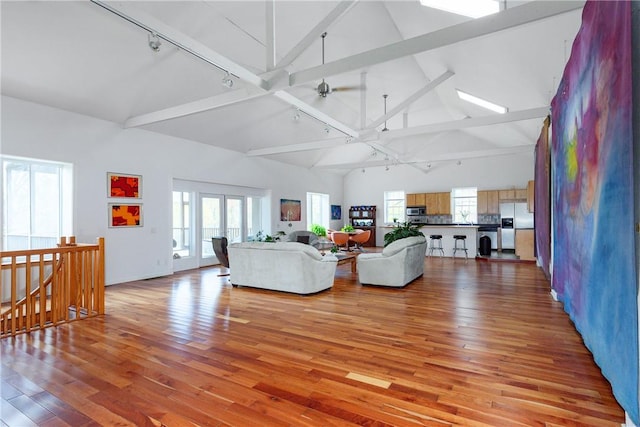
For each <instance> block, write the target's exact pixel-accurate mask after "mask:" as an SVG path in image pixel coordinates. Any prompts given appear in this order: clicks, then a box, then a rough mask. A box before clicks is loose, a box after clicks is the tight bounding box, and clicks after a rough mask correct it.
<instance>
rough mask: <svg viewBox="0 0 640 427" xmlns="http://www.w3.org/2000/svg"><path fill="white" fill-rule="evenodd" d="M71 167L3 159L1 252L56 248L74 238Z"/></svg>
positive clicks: (42, 162) (14, 158)
mask: <svg viewBox="0 0 640 427" xmlns="http://www.w3.org/2000/svg"><path fill="white" fill-rule="evenodd" d="M72 175H73V168H72V166H71V165H70V164H66V163H54V162H47V161H42V160H33V159H25V158H17V157H3V159H2V178H3V189H2V190H3V193H2V194H3V196H2V203H3V206H4V210H3V216H4V221H3V227H2V249H3V250H19V249H42V248H51V247H55V246H56V244H57V243H58V242H59V241H60V237H61V236H70V235H72V234H73V232H72V229H73V225H72V224H73V217H72V212H73V205H72V194H73V186H72V184H71V183H72Z"/></svg>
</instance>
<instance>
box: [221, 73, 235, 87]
mask: <svg viewBox="0 0 640 427" xmlns="http://www.w3.org/2000/svg"><path fill="white" fill-rule="evenodd" d="M222 86H226V87H228V88H231V87H233V80H231V75H230V74H229V72H228V71H227V74H225V75H224V77H222Z"/></svg>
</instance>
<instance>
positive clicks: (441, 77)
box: [367, 71, 455, 129]
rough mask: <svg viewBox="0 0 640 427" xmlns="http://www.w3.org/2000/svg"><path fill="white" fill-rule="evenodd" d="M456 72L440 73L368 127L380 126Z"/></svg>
mask: <svg viewBox="0 0 640 427" xmlns="http://www.w3.org/2000/svg"><path fill="white" fill-rule="evenodd" d="M454 74H455V73H454V72H453V71H445V72H444V73H442V74H441V75H439V76H438V77H436V78H435V79H433V80H431V81H430V82H429V83H427V85H426V86H424V87H423V88H422V89H420V90H418V91H417V92H416V93H414V94H413V95H411V96H410V97H408V98H407V99H405V100H404V101H403V102H401V103H400V104H398V105H397V106H396V107H395V108H393V109H392V110H391V111H389V112H388V113H387V114H386V115H382V116H381V117H380V118H378V119H377V120H374V121H373V122H372V123H371V124H370V125H369V126H367V129H374V128H376V127H378V126H380V125H381V124H382V123H384V122H385V121H386V120H389V119H390V118H391V117H393V116H395V115H396V114H398V113H399V112H401V111H402V110H404V109H405V108H407V107H408V106H409V105H411V104H413V103H414V102H416V101H417V100H418V99H420V98H421V97H422V96H424V95H425V94H427V93H428V92H431V91H432V90H433V89H435V88H436V87H438V86H439V85H440V84H441V83H442V82H444V81H446V80H447V79H448V78H450V77H451V76H453V75H454Z"/></svg>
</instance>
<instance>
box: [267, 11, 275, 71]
mask: <svg viewBox="0 0 640 427" xmlns="http://www.w3.org/2000/svg"><path fill="white" fill-rule="evenodd" d="M266 8H267V10H266V14H265V15H266V21H267V22H266V25H265V27H266V31H267V34H266V41H267V46H266V49H265V51H266V55H267V63H266V68H267V71H271V70H273V69H274V68H275V67H276V1H275V0H267V1H266Z"/></svg>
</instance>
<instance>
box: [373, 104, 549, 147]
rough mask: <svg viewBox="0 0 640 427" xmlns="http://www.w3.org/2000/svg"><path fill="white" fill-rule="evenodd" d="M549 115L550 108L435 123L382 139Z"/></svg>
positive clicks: (386, 134)
mask: <svg viewBox="0 0 640 427" xmlns="http://www.w3.org/2000/svg"><path fill="white" fill-rule="evenodd" d="M548 114H549V107H540V108H531V109H529V110H521V111H512V112H508V113H505V114H495V115H491V116H482V117H472V118H468V119H462V120H453V121H450V122H442V123H434V124H431V125H424V126H416V127H412V128H407V129H396V130H390V131H387V132H381V136H380V137H381V138H383V139H385V140H389V139H395V138H403V137H407V136H414V135H423V134H428V133H437V132H446V131H451V130H460V129H466V128H474V127H482V126H489V125H497V124H500V123H509V122H518V121H522V120H531V119H540V118H544V117H546V116H547V115H548Z"/></svg>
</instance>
